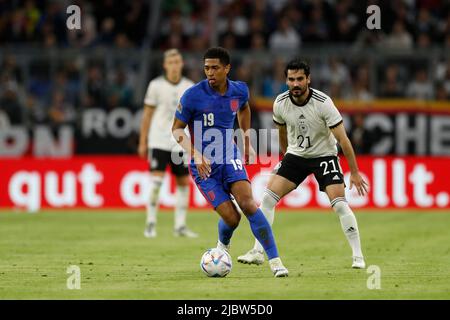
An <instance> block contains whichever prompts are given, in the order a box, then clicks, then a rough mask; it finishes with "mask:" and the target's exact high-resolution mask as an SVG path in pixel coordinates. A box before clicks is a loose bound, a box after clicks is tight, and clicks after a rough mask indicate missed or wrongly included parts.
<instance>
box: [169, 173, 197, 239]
mask: <svg viewBox="0 0 450 320" xmlns="http://www.w3.org/2000/svg"><path fill="white" fill-rule="evenodd" d="M175 181H176V185H177V189H176V194H175V199H176V200H175V213H174V235H175V236H176V237H187V238H197V237H198V234H197V233H195V232H193V231H192V230H190V229H189V228H188V226H187V223H186V216H187V209H188V207H189V181H190V180H189V175H181V176H176V177H175Z"/></svg>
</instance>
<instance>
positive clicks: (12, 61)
mask: <svg viewBox="0 0 450 320" xmlns="http://www.w3.org/2000/svg"><path fill="white" fill-rule="evenodd" d="M0 71H1V72H2V73H3V74H8V75H9V77H10V78H12V79H13V80H14V81H16V82H17V83H22V81H23V75H22V71H21V70H20V68H19V66H18V65H17V60H16V58H15V57H14V56H13V55H12V54H7V55H5V57H4V58H3V61H2V63H1V65H0Z"/></svg>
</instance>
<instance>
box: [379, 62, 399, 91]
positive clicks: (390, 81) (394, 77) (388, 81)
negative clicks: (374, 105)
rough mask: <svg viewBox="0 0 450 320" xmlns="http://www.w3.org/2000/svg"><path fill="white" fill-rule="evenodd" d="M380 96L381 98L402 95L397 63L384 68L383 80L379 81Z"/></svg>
mask: <svg viewBox="0 0 450 320" xmlns="http://www.w3.org/2000/svg"><path fill="white" fill-rule="evenodd" d="M380 84H381V89H380V96H381V97H383V98H400V97H402V96H404V94H403V90H404V88H403V86H402V84H401V81H400V77H399V68H398V65H396V64H392V65H389V66H388V67H387V68H386V70H385V75H384V80H383V81H382V82H381V83H380Z"/></svg>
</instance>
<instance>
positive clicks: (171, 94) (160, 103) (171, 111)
mask: <svg viewBox="0 0 450 320" xmlns="http://www.w3.org/2000/svg"><path fill="white" fill-rule="evenodd" d="M193 84H194V82H192V81H191V80H189V79H187V78H185V77H182V78H181V80H180V81H179V82H178V83H177V84H173V83H171V82H169V81H168V80H167V79H166V78H165V77H164V76H159V77H157V78H155V79H153V80H152V81H150V83H149V85H148V88H147V93H146V94H145V99H144V104H146V105H148V106H153V107H155V111H154V113H153V118H152V122H151V124H150V130H149V132H148V146H149V147H150V148H152V149H161V150H166V151H176V152H178V151H182V150H183V148H182V147H181V146H180V145H179V144H178V143H177V142H176V141H175V138H174V137H173V136H172V124H173V119H174V116H175V111H176V109H177V106H178V103H179V101H180V98H181V96H182V95H183V93H184V91H186V89H188V88H189V87H191V86H192V85H193Z"/></svg>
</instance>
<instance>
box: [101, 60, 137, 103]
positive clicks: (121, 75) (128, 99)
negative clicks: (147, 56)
mask: <svg viewBox="0 0 450 320" xmlns="http://www.w3.org/2000/svg"><path fill="white" fill-rule="evenodd" d="M107 96H108V97H111V96H114V99H113V100H111V101H112V104H111V105H110V107H111V106H114V107H115V106H116V104H117V106H120V107H131V105H132V100H133V90H132V89H131V86H130V85H128V83H127V74H126V73H125V71H124V70H123V68H119V69H117V70H116V73H115V79H114V82H113V84H112V85H111V86H110V87H109V89H108V94H107ZM116 96H117V97H116ZM115 99H117V102H116V101H115ZM111 101H110V102H111Z"/></svg>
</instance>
